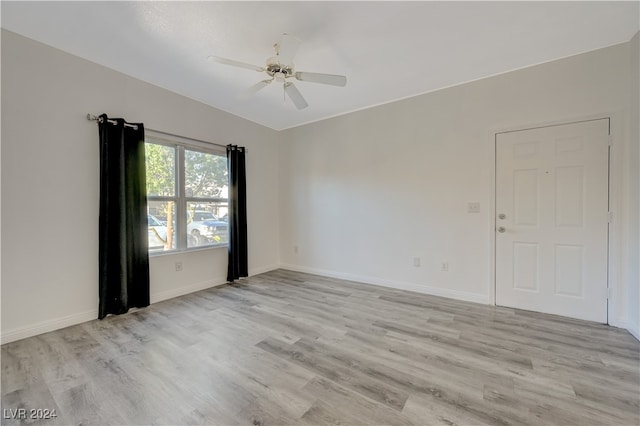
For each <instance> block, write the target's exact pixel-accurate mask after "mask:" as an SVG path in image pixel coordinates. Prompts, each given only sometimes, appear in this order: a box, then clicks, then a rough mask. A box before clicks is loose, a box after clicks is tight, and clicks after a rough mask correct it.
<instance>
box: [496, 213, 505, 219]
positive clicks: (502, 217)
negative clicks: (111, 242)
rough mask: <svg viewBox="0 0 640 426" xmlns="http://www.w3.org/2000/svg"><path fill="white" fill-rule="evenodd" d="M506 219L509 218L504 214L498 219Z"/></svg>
mask: <svg viewBox="0 0 640 426" xmlns="http://www.w3.org/2000/svg"><path fill="white" fill-rule="evenodd" d="M506 218H507V215H506V214H504V213H500V214H499V215H498V219H506Z"/></svg>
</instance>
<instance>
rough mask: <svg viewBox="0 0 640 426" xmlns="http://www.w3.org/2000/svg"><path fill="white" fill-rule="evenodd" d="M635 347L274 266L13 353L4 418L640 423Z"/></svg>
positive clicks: (626, 339)
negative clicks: (46, 412)
mask: <svg viewBox="0 0 640 426" xmlns="http://www.w3.org/2000/svg"><path fill="white" fill-rule="evenodd" d="M639 351H640V345H639V343H638V341H636V340H635V339H634V338H633V337H632V336H631V335H630V334H629V333H627V332H626V331H623V330H619V329H615V328H611V327H607V326H604V325H598V324H593V323H589V322H583V321H577V320H571V319H566V318H561V317H554V316H549V315H543V314H536V313H531V312H524V311H517V310H514V309H506V308H496V307H491V306H485V305H477V304H473V303H465V302H459V301H453V300H450V299H444V298H438V297H432V296H426V295H421V294H415V293H409V292H404V291H399V290H393V289H386V288H382V287H376V286H370V285H365V284H360V283H354V282H349V281H341V280H336V279H329V278H323V277H319V276H314V275H307V274H301V273H296V272H290V271H284V270H278V271H273V272H269V273H266V274H262V275H258V276H255V277H252V278H250V279H247V280H242V281H241V282H240V283H238V284H235V285H233V286H230V285H226V286H223V287H217V288H213V289H209V290H204V291H200V292H197V293H193V294H190V295H187V296H183V297H179V298H176V299H172V300H169V301H165V302H162V303H157V304H154V305H152V306H150V307H149V308H147V309H144V310H140V311H137V312H134V313H130V314H128V315H123V316H118V317H109V318H106V319H104V320H102V321H98V320H96V321H91V322H88V323H84V324H80V325H77V326H73V327H69V328H66V329H63V330H58V331H55V332H52V333H47V334H43V335H40V336H36V337H32V338H29V339H24V340H21V341H17V342H13V343H9V344H6V345H3V346H2V409H3V419H2V423H3V424H19V423H21V422H22V423H34V424H45V423H52V424H136V425H138V424H221V425H225V424H229V425H231V424H234V425H235V424H245V425H261V424H264V425H285V424H318V425H320V424H354V425H360V424H368V425H374V424H376V425H377V424H393V425H410V424H416V425H426V424H443V425H450V424H461V425H476V424H490V425H507V424H515V425H526V424H532V425H540V424H558V425H610V424H625V425H638V424H639V423H640V413H639V410H640V408H639V399H640V377H639V375H640V372H639V369H640V361H639ZM19 408H23V409H25V410H26V414H27V417H28V418H27V419H23V420H18V419H12V418H11V417H12V413H15V410H16V409H19ZM30 409H50V410H56V414H57V416H58V417H57V418H55V419H50V420H46V421H45V420H40V421H36V420H35V419H31V418H29V417H30V414H32V413H31V412H30ZM35 413H36V414H37V412H35ZM6 417H9V418H6ZM14 417H15V416H14Z"/></svg>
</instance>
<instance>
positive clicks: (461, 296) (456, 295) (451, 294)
mask: <svg viewBox="0 0 640 426" xmlns="http://www.w3.org/2000/svg"><path fill="white" fill-rule="evenodd" d="M280 268H282V269H289V270H291V271H296V272H305V273H308V274H316V275H323V276H325V277H331V278H338V279H341V280H349V281H357V282H361V283H365V284H373V285H377V286H381V287H389V288H395V289H398V290H407V291H413V292H416V293H423V294H428V295H431V296H440V297H447V298H449V299H456V300H464V301H465V302H474V303H482V304H484V305H489V304H491V302H490V300H489V295H483V294H475V293H467V292H464V291H456V290H449V289H444V288H441V287H433V286H428V285H422V284H416V283H409V282H404V281H395V280H387V279H383V278H375V277H368V276H364V275H357V274H349V273H344V272H336V271H330V270H326V269H318V268H309V267H306V266H299V265H291V264H281V265H280Z"/></svg>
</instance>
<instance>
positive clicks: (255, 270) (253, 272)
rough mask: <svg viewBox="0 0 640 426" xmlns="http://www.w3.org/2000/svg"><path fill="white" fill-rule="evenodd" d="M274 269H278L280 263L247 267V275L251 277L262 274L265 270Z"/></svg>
mask: <svg viewBox="0 0 640 426" xmlns="http://www.w3.org/2000/svg"><path fill="white" fill-rule="evenodd" d="M276 269H280V265H279V264H277V263H276V264H273V265H267V266H261V267H259V268H252V269H249V276H250V277H252V276H254V275H259V274H264V273H265V272H271V271H275V270H276Z"/></svg>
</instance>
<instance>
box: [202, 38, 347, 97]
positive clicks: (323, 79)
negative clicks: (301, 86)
mask: <svg viewBox="0 0 640 426" xmlns="http://www.w3.org/2000/svg"><path fill="white" fill-rule="evenodd" d="M299 46H300V40H299V39H297V38H296V37H294V36H292V35H289V34H286V33H285V34H283V35H282V39H281V40H280V42H278V43H276V44H274V45H273V49H274V50H275V52H276V54H275V56H272V57H270V58H269V59H267V61H266V64H265V66H264V67H260V66H257V65H252V64H247V63H244V62H239V61H234V60H232V59H227V58H221V57H219V56H213V55H212V56H209V58H208V59H209V60H210V61H214V62H218V63H220V64H225V65H231V66H234V67H239V68H246V69H250V70H254V71H258V72H265V73H266V74H267V75H268V76H269V78H267V79H266V80H262V81H260V82H258V83H256V84H254V85H253V86H251V87H249V88H248V89H247V90H246V92H245V96H250V95H252V94H254V93H257V92H258V91H259V90H260V89H263V88H265V87H267V86H269V85H270V84H271V83H273V82H274V81H275V82H277V83H282V85H283V88H284V93H285V94H286V95H287V96H289V98H290V99H291V101H292V102H293V103H294V105H295V106H296V108H298V109H304V108H306V107H308V106H309V104H308V103H307V101H305V99H304V97H303V96H302V94H301V93H300V91H299V90H298V88H297V87H296V86H295V85H294V84H293V82H292V81H289V80H291V79H296V80H298V81H308V82H311V83H321V84H330V85H332V86H341V87H344V86H345V85H346V84H347V77H345V76H343V75H334V74H321V73H316V72H303V71H296V70H295V68H294V65H293V57H294V56H295V54H296V52H297V51H298V47H299Z"/></svg>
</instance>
